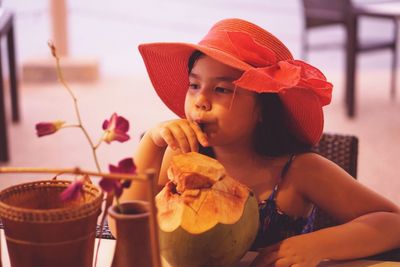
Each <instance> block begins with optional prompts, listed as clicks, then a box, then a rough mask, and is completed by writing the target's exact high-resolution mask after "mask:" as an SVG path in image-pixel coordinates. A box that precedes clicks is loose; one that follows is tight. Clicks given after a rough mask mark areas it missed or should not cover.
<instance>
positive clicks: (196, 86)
mask: <svg viewBox="0 0 400 267" xmlns="http://www.w3.org/2000/svg"><path fill="white" fill-rule="evenodd" d="M199 88H200V87H199V85H198V84H195V83H189V89H192V90H196V89H199Z"/></svg>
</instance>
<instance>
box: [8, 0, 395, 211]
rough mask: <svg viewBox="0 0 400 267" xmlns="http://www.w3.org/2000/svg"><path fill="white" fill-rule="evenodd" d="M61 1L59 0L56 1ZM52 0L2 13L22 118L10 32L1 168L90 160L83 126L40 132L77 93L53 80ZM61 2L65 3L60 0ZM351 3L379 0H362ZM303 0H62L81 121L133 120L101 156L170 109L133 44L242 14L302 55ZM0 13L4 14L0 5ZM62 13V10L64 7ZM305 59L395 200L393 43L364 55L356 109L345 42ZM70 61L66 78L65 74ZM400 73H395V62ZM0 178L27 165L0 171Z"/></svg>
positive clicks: (328, 36)
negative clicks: (7, 18)
mask: <svg viewBox="0 0 400 267" xmlns="http://www.w3.org/2000/svg"><path fill="white" fill-rule="evenodd" d="M55 1H57V0H54V2H55ZM52 2H53V1H50V0H35V1H28V0H3V1H1V12H5V11H11V12H13V13H14V31H15V52H16V60H17V61H16V63H17V64H16V66H17V74H18V87H19V88H18V93H19V101H18V102H19V108H20V121H19V122H12V119H11V107H10V105H11V104H10V100H9V99H10V93H9V91H10V90H9V78H8V76H9V75H8V74H9V72H10V70H9V69H8V65H7V62H6V59H7V57H6V55H7V48H6V41H5V40H4V39H5V38H2V40H1V51H2V66H3V79H4V86H5V88H4V100H5V111H6V114H5V115H6V125H7V129H6V133H7V140H8V150H9V160H8V161H6V162H1V163H0V166H35V167H74V166H79V167H82V168H87V169H94V168H95V165H94V163H93V158H92V156H91V151H90V147H89V146H88V144H87V142H86V140H85V138H84V136H83V134H82V133H81V132H80V131H79V130H77V129H72V128H71V129H63V130H62V131H60V132H58V133H57V134H55V135H51V136H46V137H42V138H37V137H36V135H35V124H36V123H37V122H40V121H53V120H58V119H59V120H64V121H67V122H68V123H75V122H76V118H75V113H74V109H73V102H72V100H71V98H70V96H69V95H68V93H67V91H66V90H65V88H63V87H62V86H61V85H60V84H59V83H57V82H56V81H54V78H52V77H54V76H53V74H54V73H52V71H54V68H55V62H54V60H53V59H52V58H51V54H50V51H49V49H48V46H47V42H48V40H50V39H54V37H55V36H54V35H55V33H54V30H53V29H54V28H53V27H54V23H55V20H57V16H60V15H59V14H58V15H57V16H54V13H52V8H51V3H52ZM62 2H63V1H62ZM353 2H355V3H360V4H362V3H372V2H374V3H375V2H378V3H379V2H384V1H372V0H364V1H362V0H358V1H353ZM302 3H303V2H302V1H301V0H281V1H271V0H264V1H261V0H246V1H244V0H203V1H192V0H170V1H162V0H147V1H140V2H139V1H129V0H115V1H112V2H110V1H105V0H97V1H78V0H68V1H65V16H66V31H65V37H66V38H65V39H66V41H65V43H66V45H67V53H65V55H64V57H63V58H62V59H61V64H62V65H63V66H64V67H65V69H66V79H67V83H68V84H69V85H70V87H71V89H72V90H73V91H74V93H75V94H76V96H77V98H78V99H79V106H80V109H81V114H82V119H83V121H84V124H85V125H86V126H87V128H88V132H89V134H90V135H91V136H92V138H93V139H94V140H95V142H96V141H97V140H98V138H100V137H101V133H102V129H101V126H102V123H103V121H104V120H105V119H109V117H110V116H111V114H112V113H113V112H117V113H118V114H119V115H122V116H124V117H126V118H127V119H129V121H130V123H131V130H130V132H129V133H130V135H131V137H132V138H131V140H130V141H128V142H126V143H123V144H121V143H112V144H110V145H107V144H102V145H101V147H100V148H99V150H98V155H99V158H100V163H101V166H102V168H103V169H104V170H107V165H108V164H109V163H111V164H116V163H117V162H118V161H119V160H120V159H121V158H123V157H126V156H131V155H132V153H133V151H134V150H135V148H136V146H137V143H138V140H139V136H140V134H141V133H142V132H143V131H145V130H146V129H149V128H150V127H151V126H153V125H154V124H156V123H157V122H159V121H162V120H167V119H171V118H174V115H173V114H172V113H171V112H170V111H169V110H168V109H167V108H165V107H164V106H163V104H162V103H161V102H160V100H159V99H158V98H157V95H156V94H155V93H154V92H153V89H152V86H151V83H150V81H149V79H148V76H147V73H146V70H145V68H144V64H143V62H142V59H141V57H140V55H139V53H138V50H137V46H138V44H140V43H145V42H156V41H174V42H175V41H182V42H198V41H199V40H200V39H201V38H202V37H203V35H204V34H205V33H206V32H207V31H208V29H209V28H210V27H211V25H213V24H214V23H215V22H216V21H218V20H220V19H223V18H228V17H238V18H243V19H247V20H249V21H251V22H254V23H256V24H258V25H260V26H261V27H263V28H265V29H267V30H269V31H270V32H272V33H273V34H274V35H276V36H277V37H278V38H279V39H281V40H282V41H283V42H284V43H285V44H286V45H287V46H288V48H289V49H290V50H291V51H292V53H293V55H294V57H295V58H301V57H302V54H301V41H302V34H304V31H303V30H304V12H303V11H304V10H303V5H302ZM0 14H1V13H0ZM58 18H59V19H60V17H58ZM394 29H395V28H394V27H393V25H392V23H389V22H386V21H381V20H376V19H369V18H366V19H361V20H360V23H359V30H360V31H359V34H360V35H362V36H363V37H365V38H375V36H376V35H377V34H378V35H379V38H381V37H382V38H391V36H392V34H393V30H394ZM345 36H346V35H345V31H344V30H343V28H341V27H332V28H329V29H324V30H320V31H318V30H317V31H315V32H313V33H312V34H310V35H309V36H308V37H309V40H310V42H311V41H312V42H315V43H319V42H321V43H322V42H337V41H339V42H345V41H346V38H345ZM307 61H308V62H309V63H311V64H312V65H314V66H316V67H318V68H320V69H321V70H322V71H323V72H324V74H325V75H326V76H327V78H328V80H329V81H331V82H332V83H333V84H334V94H333V100H332V104H331V105H329V106H327V107H326V108H325V131H326V132H330V133H341V134H351V135H356V136H357V137H358V138H359V164H358V170H359V171H358V179H359V181H360V182H361V183H363V184H365V185H366V186H368V187H370V188H371V189H373V190H375V191H377V192H379V193H381V194H383V195H385V196H386V197H388V198H390V199H391V200H393V201H394V202H396V203H397V204H400V194H398V191H399V188H400V179H399V178H400V177H399V176H400V175H399V171H398V170H397V167H398V166H400V160H399V156H398V154H399V151H400V104H399V97H394V98H391V97H390V77H391V76H390V68H391V53H390V52H389V51H379V52H376V53H369V54H365V55H362V56H360V57H358V59H357V80H356V110H357V111H356V116H355V117H353V118H349V117H348V116H347V115H346V110H345V106H344V100H343V99H344V94H345V50H344V49H341V48H336V49H330V50H321V51H319V50H315V51H314V50H311V51H310V52H309V53H308V54H307ZM69 71H71V73H74V71H75V74H71V75H70V76H69V75H68V72H69ZM396 72H397V71H396ZM0 178H1V179H0V187H1V188H4V187H5V186H8V185H11V184H15V183H17V182H20V181H24V180H32V179H35V178H36V176H35V177H33V176H32V175H1V176H0Z"/></svg>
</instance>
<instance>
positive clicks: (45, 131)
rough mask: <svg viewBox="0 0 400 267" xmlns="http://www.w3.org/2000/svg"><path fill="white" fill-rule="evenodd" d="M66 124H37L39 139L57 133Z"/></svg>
mask: <svg viewBox="0 0 400 267" xmlns="http://www.w3.org/2000/svg"><path fill="white" fill-rule="evenodd" d="M64 124H65V122H64V121H60V120H57V121H53V122H39V123H37V124H36V134H37V136H38V137H42V136H45V135H49V134H53V133H55V132H57V131H58V130H59V129H61V128H62V126H63V125H64Z"/></svg>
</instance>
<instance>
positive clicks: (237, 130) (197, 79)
mask: <svg viewBox="0 0 400 267" xmlns="http://www.w3.org/2000/svg"><path fill="white" fill-rule="evenodd" d="M242 73H243V72H242V71H240V70H237V69H234V68H232V67H229V66H227V65H224V64H222V63H220V62H218V61H216V60H214V59H212V58H210V57H208V56H205V55H203V56H201V57H200V58H199V59H198V60H197V61H196V63H195V64H194V66H193V69H192V71H191V72H190V74H189V88H188V91H187V93H186V100H185V114H186V118H187V119H188V120H189V121H194V122H196V123H198V124H199V125H200V127H201V128H202V130H203V132H204V133H205V134H206V135H207V138H208V142H209V144H210V145H211V146H224V145H230V144H234V143H235V142H236V143H237V142H239V143H244V144H250V143H251V138H252V134H253V131H254V128H255V125H256V124H257V123H258V121H259V117H260V115H259V108H258V106H257V94H256V93H253V92H250V91H248V90H245V89H241V88H236V90H235V85H234V84H233V83H232V82H233V81H235V80H237V79H238V78H239V77H240V76H241V75H242Z"/></svg>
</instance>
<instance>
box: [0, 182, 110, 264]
mask: <svg viewBox="0 0 400 267" xmlns="http://www.w3.org/2000/svg"><path fill="white" fill-rule="evenodd" d="M70 183H71V182H70V181H63V180H47V181H37V182H31V183H24V184H19V185H16V186H12V187H9V188H7V189H4V190H3V191H1V192H0V217H1V220H2V221H3V224H4V232H5V237H6V241H7V247H8V253H9V256H10V262H11V266H13V267H22V266H24V267H26V266H41V267H47V266H49V267H50V266H52V267H53V266H58V267H64V266H65V267H67V266H68V267H71V266H74V267H76V266H78V267H79V266H82V267H83V266H85V267H89V266H92V262H93V250H94V241H95V234H96V223H97V217H98V215H99V214H100V212H101V203H102V199H103V194H102V192H101V190H100V189H99V188H98V187H96V186H94V185H89V184H85V185H84V188H83V191H84V193H83V197H82V198H80V199H79V200H76V201H68V202H63V201H61V200H60V193H61V192H62V191H63V190H64V189H65V188H66V187H67V186H68V185H69V184H70Z"/></svg>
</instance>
